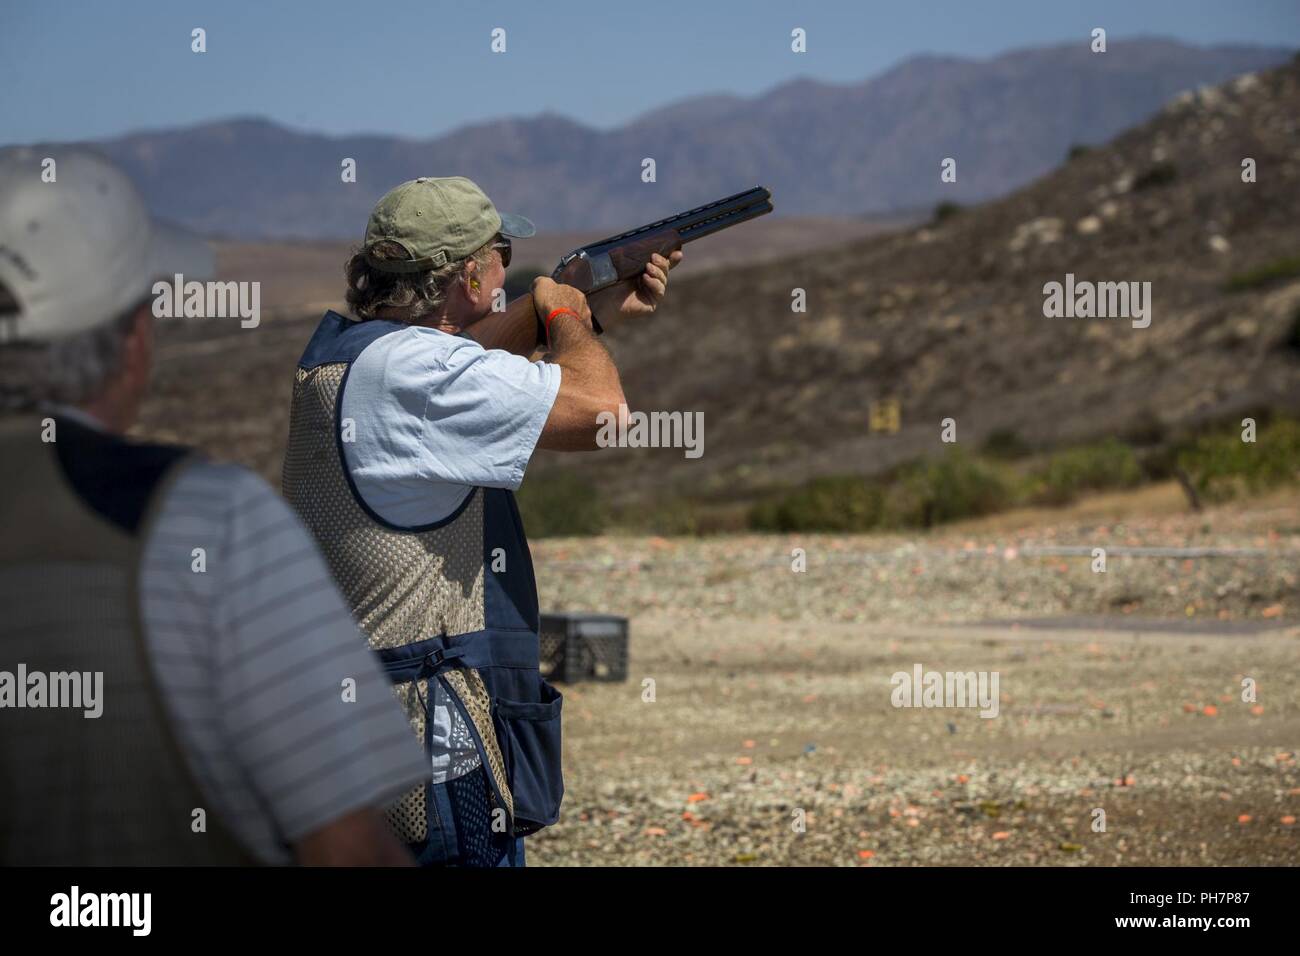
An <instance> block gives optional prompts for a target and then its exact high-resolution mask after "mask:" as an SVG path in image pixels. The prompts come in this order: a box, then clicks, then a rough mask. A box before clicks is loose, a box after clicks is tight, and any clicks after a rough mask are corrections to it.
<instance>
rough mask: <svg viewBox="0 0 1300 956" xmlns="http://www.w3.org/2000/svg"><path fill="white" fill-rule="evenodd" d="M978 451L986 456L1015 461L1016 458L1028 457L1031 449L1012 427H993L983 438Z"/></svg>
mask: <svg viewBox="0 0 1300 956" xmlns="http://www.w3.org/2000/svg"><path fill="white" fill-rule="evenodd" d="M980 451H981V452H982V453H983V454H985V455H987V456H988V457H990V458H996V459H998V460H1000V461H1015V460H1016V459H1017V458H1025V457H1028V456H1029V454H1030V453H1031V452H1032V451H1033V449H1032V448H1030V447H1029V445H1027V444H1026V443H1025V442H1024V441H1023V440H1022V439H1021V437H1020V436H1019V435H1018V434H1016V433H1015V432H1014V431H1013V430H1012V429H1010V428H995V429H994V430H993V431H991V432H989V434H988V437H987V438H985V439H984V444H983V445H982V446H980Z"/></svg>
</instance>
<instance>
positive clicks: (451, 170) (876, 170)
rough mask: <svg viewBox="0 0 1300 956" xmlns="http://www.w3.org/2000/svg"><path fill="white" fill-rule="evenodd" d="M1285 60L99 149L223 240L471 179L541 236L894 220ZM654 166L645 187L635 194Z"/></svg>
mask: <svg viewBox="0 0 1300 956" xmlns="http://www.w3.org/2000/svg"><path fill="white" fill-rule="evenodd" d="M1289 52H1290V51H1287V50H1282V49H1274V48H1263V47H1254V46H1216V47H1208V48H1202V47H1195V46H1188V45H1185V44H1181V43H1176V42H1173V41H1168V40H1159V39H1139V40H1130V41H1115V42H1112V43H1111V45H1110V48H1109V50H1108V52H1106V53H1104V54H1094V53H1092V52H1091V51H1090V49H1089V48H1088V45H1087V43H1086V42H1079V43H1073V44H1070V45H1068V46H1057V47H1050V48H1043V49H1030V50H1019V51H1014V52H1010V53H1006V54H1004V55H1002V56H998V57H996V58H994V59H989V60H967V59H960V58H956V57H936V56H920V57H913V58H911V59H909V60H906V61H905V62H903V63H902V64H900V65H899V66H897V67H895V68H893V69H891V70H889V71H887V72H886V73H884V74H882V75H880V76H877V77H875V78H873V79H870V80H867V81H865V82H862V83H857V84H850V85H833V84H827V83H819V82H814V81H812V80H807V79H804V80H797V81H793V82H790V83H786V84H784V85H781V86H778V87H776V88H774V89H772V90H770V91H768V92H766V93H764V94H762V95H760V96H757V97H753V98H742V97H736V96H703V97H698V98H694V99H688V100H685V101H682V102H679V103H675V104H671V105H669V106H667V107H664V108H662V109H658V110H655V111H653V112H651V113H648V114H646V115H644V116H642V117H640V118H638V119H637V120H635V121H633V122H631V123H629V124H627V125H625V126H623V127H621V128H618V129H615V130H612V131H608V132H605V131H600V130H596V129H592V128H589V127H586V126H583V125H582V124H580V123H578V122H575V121H574V120H572V119H569V118H566V117H563V116H558V115H554V114H543V115H540V116H536V117H532V118H528V119H518V118H513V119H502V120H497V121H494V122H489V123H483V124H480V125H475V126H469V127H465V128H463V129H459V130H456V131H455V132H453V133H449V134H447V135H443V136H439V137H437V138H434V139H429V140H412V139H402V138H397V137H390V136H345V137H330V136H321V135H315V134H311V133H304V132H298V131H294V130H290V129H287V128H284V127H281V126H278V125H276V124H274V123H271V122H267V121H265V120H259V119H240V120H232V121H229V122H220V123H207V124H203V125H200V126H195V127H191V128H186V129H177V130H169V131H155V132H139V133H133V134H131V135H127V136H123V137H120V138H118V139H113V140H110V141H107V142H104V143H102V144H99V145H101V147H102V148H103V149H104V150H106V151H107V152H108V153H109V154H110V155H111V156H113V157H114V158H115V159H117V160H118V161H119V162H120V163H122V164H123V165H124V166H125V167H126V168H127V169H128V170H129V171H130V173H131V174H132V175H133V176H134V177H135V179H136V180H137V182H138V183H139V184H140V186H141V188H142V189H143V191H144V193H145V195H146V197H147V198H148V201H149V203H150V205H151V206H152V208H153V209H154V211H155V212H156V213H157V214H159V215H162V216H165V217H168V218H171V219H175V220H177V221H179V222H182V223H184V224H186V225H188V226H191V227H193V228H196V229H199V230H201V231H204V232H207V233H209V234H214V235H222V236H228V237H231V238H243V239H266V238H308V239H351V238H355V237H356V236H358V235H359V234H360V232H361V231H362V229H363V225H364V222H365V218H366V215H367V213H368V212H369V209H370V207H371V206H372V205H373V203H374V201H375V200H376V199H377V198H378V197H379V196H380V195H381V194H382V193H383V192H384V191H385V190H386V189H388V188H390V187H391V186H393V185H395V184H396V183H398V182H401V181H403V180H406V179H410V178H414V177H415V176H419V175H430V174H432V175H450V174H462V175H468V176H470V177H472V178H473V179H475V180H476V181H477V182H479V183H480V184H481V185H482V186H483V187H484V188H485V189H486V190H487V191H488V192H489V193H490V194H491V195H492V197H493V198H494V200H495V201H496V202H497V204H498V205H499V206H501V207H502V208H506V209H510V210H514V211H518V212H521V213H524V214H525V215H528V216H530V217H532V218H533V219H534V220H535V221H536V222H537V223H538V225H539V226H540V227H541V228H543V229H544V230H546V231H552V232H553V231H566V230H567V231H572V230H615V229H619V228H623V227H626V226H629V225H631V224H634V223H638V222H644V221H648V220H650V219H653V218H656V217H658V216H661V215H664V214H665V213H667V212H670V211H675V210H678V209H684V208H687V207H690V206H693V205H697V204H699V203H701V202H705V201H708V200H710V199H713V198H717V197H719V196H722V195H726V194H728V193H730V192H734V191H736V190H738V189H741V188H745V187H748V186H751V185H754V184H756V183H761V184H763V185H766V186H769V187H771V188H772V190H773V192H774V193H775V196H776V206H777V210H778V214H780V215H798V216H844V215H856V214H863V213H889V212H897V211H899V210H908V209H914V208H916V207H928V206H930V205H933V204H934V203H935V202H936V201H938V200H940V199H950V200H956V201H960V202H970V201H974V200H980V199H987V198H990V197H994V196H998V195H1003V194H1005V193H1006V192H1008V191H1009V190H1011V189H1014V188H1016V187H1018V186H1021V185H1023V184H1024V183H1026V182H1029V181H1030V180H1032V179H1034V178H1035V177H1037V176H1040V175H1042V174H1043V173H1045V172H1047V171H1048V170H1049V169H1051V168H1053V167H1054V166H1055V165H1056V164H1057V163H1059V162H1060V161H1061V159H1062V158H1063V157H1064V156H1065V154H1066V152H1067V150H1068V149H1069V148H1070V147H1071V146H1072V145H1074V144H1079V143H1085V144H1089V143H1100V142H1105V141H1106V140H1108V139H1110V138H1112V137H1113V136H1115V135H1116V134H1117V133H1119V132H1120V131H1122V130H1124V129H1126V128H1127V127H1130V126H1132V125H1134V124H1136V123H1138V122H1139V121H1141V120H1143V119H1145V118H1146V117H1147V116H1149V115H1150V114H1152V113H1154V112H1155V111H1156V110H1157V109H1158V108H1159V107H1160V105H1161V104H1162V103H1164V102H1166V101H1167V100H1169V99H1170V98H1172V97H1173V96H1174V95H1175V94H1177V93H1178V92H1180V91H1183V90H1187V89H1192V88H1195V87H1197V86H1200V85H1203V84H1217V83H1221V82H1223V81H1224V80H1226V79H1228V78H1230V77H1232V76H1235V75H1237V74H1240V73H1244V72H1249V71H1253V70H1258V69H1262V68H1266V67H1269V66H1274V65H1276V64H1278V63H1280V62H1282V61H1283V60H1284V59H1285V58H1286V57H1287V56H1288V55H1289ZM647 156H650V157H654V159H655V160H656V163H657V167H658V182H656V183H654V184H644V183H642V182H641V181H640V172H641V165H640V164H641V160H642V158H643V157H647ZM345 157H350V158H353V159H355V160H356V161H357V164H358V174H359V175H358V182H357V183H355V184H344V183H342V182H341V181H340V175H339V174H340V163H341V161H342V160H343V159H344V158H345ZM944 157H954V158H956V159H957V161H958V177H957V182H956V183H953V184H942V183H940V181H939V164H940V161H941V160H942V159H943V158H944ZM814 171H815V172H814Z"/></svg>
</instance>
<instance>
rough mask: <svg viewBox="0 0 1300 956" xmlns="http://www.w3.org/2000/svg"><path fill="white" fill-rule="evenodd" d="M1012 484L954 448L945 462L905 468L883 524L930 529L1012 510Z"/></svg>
mask: <svg viewBox="0 0 1300 956" xmlns="http://www.w3.org/2000/svg"><path fill="white" fill-rule="evenodd" d="M1012 502H1013V495H1012V492H1011V486H1010V483H1009V482H1007V481H1006V480H1005V479H1004V478H1003V477H1002V476H1001V475H1000V474H999V473H998V472H996V471H994V470H993V469H992V468H990V467H989V466H988V465H985V464H983V463H982V462H980V461H978V460H976V459H974V458H970V457H968V456H967V455H965V454H963V453H962V452H961V451H959V450H957V449H955V448H954V449H951V450H950V451H948V452H947V453H946V454H945V455H944V456H943V457H942V458H938V459H935V460H931V461H921V462H916V463H913V464H911V465H907V466H905V467H903V468H901V469H900V470H899V471H898V473H897V475H896V476H895V479H894V481H893V483H892V484H891V486H890V488H889V491H888V494H887V495H886V497H885V514H884V522H885V523H886V524H888V525H890V526H893V527H903V528H929V527H932V526H934V525H936V524H942V523H943V522H946V521H957V520H960V519H962V518H976V517H979V516H981V515H986V514H992V513H993V512H995V511H1001V510H1003V509H1004V508H1007V507H1010V505H1011V504H1012Z"/></svg>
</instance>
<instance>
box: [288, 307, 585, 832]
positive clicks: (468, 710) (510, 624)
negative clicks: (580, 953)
mask: <svg viewBox="0 0 1300 956" xmlns="http://www.w3.org/2000/svg"><path fill="white" fill-rule="evenodd" d="M406 327H407V326H405V325H404V324H402V323H400V322H386V321H381V320H371V321H367V322H355V321H353V320H351V319H348V318H346V317H344V316H342V315H339V314H338V313H336V312H327V313H326V315H325V317H324V318H323V319H322V320H321V323H320V326H319V327H318V328H317V329H316V332H315V334H314V335H313V336H312V339H311V341H310V342H309V343H308V345H307V349H306V351H305V352H304V353H303V356H302V359H301V361H300V362H299V364H298V370H297V373H296V376H295V379H294V388H293V405H292V413H291V418H290V424H289V446H288V449H287V451H286V453H285V460H284V476H283V484H284V495H285V497H286V498H287V499H288V500H289V503H290V504H291V505H293V507H294V508H295V509H296V510H297V512H298V514H299V515H300V516H301V517H302V519H303V521H304V522H305V523H306V525H307V527H308V528H309V529H310V530H311V532H312V534H314V535H315V537H316V540H317V541H318V542H319V544H320V546H321V550H322V551H323V552H324V554H325V557H326V560H327V561H328V562H329V566H330V570H331V571H332V572H333V575H334V579H335V581H336V582H337V583H338V585H339V587H340V589H341V590H342V591H343V594H344V596H345V597H346V598H347V600H348V601H349V603H350V605H351V607H352V612H353V615H354V616H355V617H356V619H357V622H358V623H359V624H360V626H361V629H362V630H363V631H364V632H365V633H366V635H367V637H368V638H369V644H370V647H371V649H372V650H374V651H375V653H376V654H378V655H379V658H380V660H381V662H382V664H383V665H384V667H385V669H386V670H387V672H388V675H389V677H390V678H391V680H392V681H393V690H394V693H395V694H396V696H397V699H398V700H399V701H400V702H401V704H402V707H403V708H404V710H405V711H406V714H407V717H408V718H409V720H410V722H411V727H412V729H413V730H414V732H415V734H416V736H417V737H419V739H420V740H421V742H422V743H423V744H424V745H425V748H426V751H427V750H428V749H430V747H431V742H432V727H431V723H432V722H431V721H430V720H429V719H428V716H429V715H428V708H429V692H430V682H431V681H438V682H439V683H440V684H441V685H442V687H443V689H444V690H445V691H446V692H447V694H448V696H449V697H450V699H451V701H452V703H453V705H454V706H455V707H456V708H457V709H458V711H459V712H460V715H461V717H462V718H463V719H464V721H465V724H466V726H467V727H468V728H469V731H470V734H471V736H472V737H473V738H474V745H475V747H476V749H477V750H478V752H479V756H480V758H481V759H482V761H483V765H484V767H486V768H487V770H488V774H487V775H488V778H489V784H490V789H491V791H492V802H493V804H494V806H493V811H494V813H493V815H494V817H497V818H498V819H501V817H500V816H499V815H498V814H497V813H496V811H497V810H498V809H499V810H502V811H504V820H505V822H506V824H507V826H508V832H509V833H510V834H512V835H515V836H524V835H527V834H529V833H532V832H534V831H536V830H539V829H541V828H542V827H544V826H549V825H550V824H552V823H554V822H556V820H558V819H559V816H560V800H561V798H562V796H563V793H564V782H563V779H562V777H561V772H560V705H561V696H560V694H559V692H558V691H556V690H555V688H553V687H551V685H550V684H548V683H546V682H545V681H543V680H542V678H541V675H540V673H539V672H538V667H537V665H538V609H537V583H536V580H535V579H534V577H533V563H532V556H531V554H530V553H529V550H528V542H527V540H526V539H525V537H524V529H523V525H522V523H521V522H520V519H519V511H518V509H517V508H516V506H515V500H514V496H513V495H512V494H511V493H510V492H509V491H507V490H505V489H500V488H483V487H476V488H474V489H473V490H472V491H471V492H470V494H469V495H468V496H467V497H466V498H465V500H464V502H463V503H462V504H461V505H460V506H459V507H458V508H457V509H456V511H455V512H453V513H452V514H451V515H449V516H448V517H446V518H444V519H443V520H441V521H438V522H436V523H435V524H430V525H425V526H422V527H399V526H396V525H393V524H390V523H389V522H387V521H385V520H384V519H383V518H381V517H380V516H379V515H377V514H376V513H375V512H373V511H372V510H371V509H370V508H369V507H368V506H367V505H366V503H365V502H364V501H363V500H362V498H361V496H360V495H359V494H358V493H357V489H356V486H355V485H354V484H353V482H352V476H351V475H350V474H349V472H348V468H347V462H346V460H345V458H344V457H343V444H342V443H343V441H344V435H345V430H344V423H343V422H342V421H341V419H340V414H341V412H340V409H341V408H342V405H343V401H342V396H343V389H344V388H345V387H346V385H347V378H348V370H349V368H351V365H352V363H353V362H354V361H355V360H356V359H357V357H358V356H359V355H360V354H361V352H362V351H363V350H364V349H365V348H366V347H367V346H368V345H370V344H371V343H372V342H374V341H376V340H377V339H379V338H380V337H381V336H384V335H388V334H391V333H393V332H397V331H400V330H401V329H405V328H406ZM430 786H432V784H431V782H430V783H426V784H425V785H423V786H420V787H416V788H415V789H413V790H411V791H410V792H408V793H407V794H406V795H405V796H404V797H403V798H402V799H400V800H399V801H398V802H397V803H396V804H395V805H394V806H393V807H392V808H391V809H390V810H389V811H388V820H389V824H390V825H391V826H392V828H393V830H394V832H395V833H396V834H397V835H398V837H399V839H402V840H404V841H405V842H407V843H410V844H421V843H423V842H424V841H426V840H427V839H429V838H430V834H431V833H432V832H433V831H434V828H436V827H437V822H436V816H435V814H436V810H435V809H434V806H433V800H432V796H431V793H430V790H429V787H430Z"/></svg>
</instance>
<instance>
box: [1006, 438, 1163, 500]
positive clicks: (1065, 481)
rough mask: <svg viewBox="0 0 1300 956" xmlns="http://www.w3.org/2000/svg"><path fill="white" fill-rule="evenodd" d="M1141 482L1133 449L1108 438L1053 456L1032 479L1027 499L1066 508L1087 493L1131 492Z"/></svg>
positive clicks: (1140, 470) (1140, 472) (1140, 473)
mask: <svg viewBox="0 0 1300 956" xmlns="http://www.w3.org/2000/svg"><path fill="white" fill-rule="evenodd" d="M1141 481H1142V469H1141V467H1139V465H1138V461H1137V457H1136V456H1135V455H1134V454H1133V449H1131V448H1129V447H1128V446H1127V445H1125V444H1124V443H1122V442H1119V441H1116V440H1115V439H1113V438H1108V439H1106V440H1105V441H1103V442H1098V443H1097V444H1094V445H1083V446H1081V447H1079V448H1070V449H1067V450H1065V451H1061V452H1057V453H1056V454H1055V455H1052V457H1051V458H1049V459H1048V460H1047V464H1046V465H1044V466H1043V467H1042V468H1040V469H1039V470H1038V471H1036V472H1034V473H1033V474H1031V475H1030V479H1029V491H1028V496H1029V498H1030V500H1032V501H1034V502H1035V503H1038V504H1047V505H1064V504H1068V503H1070V502H1071V501H1073V500H1074V499H1075V498H1077V497H1078V496H1079V495H1080V494H1081V493H1083V492H1085V491H1106V490H1110V489H1114V488H1131V487H1133V486H1134V485H1137V484H1139V483H1140V482H1141Z"/></svg>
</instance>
